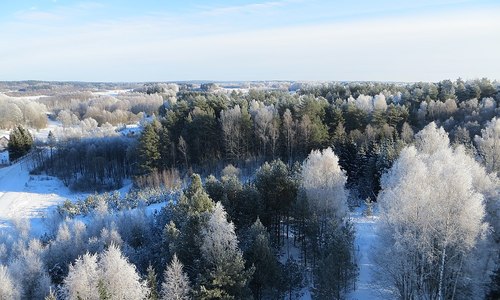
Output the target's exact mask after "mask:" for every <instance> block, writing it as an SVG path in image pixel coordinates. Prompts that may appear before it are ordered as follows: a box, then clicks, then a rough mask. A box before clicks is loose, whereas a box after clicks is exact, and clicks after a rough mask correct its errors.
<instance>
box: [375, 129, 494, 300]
mask: <svg viewBox="0 0 500 300" xmlns="http://www.w3.org/2000/svg"><path fill="white" fill-rule="evenodd" d="M477 168H478V165H477V163H476V162H475V161H474V160H473V159H472V158H470V157H468V156H467V155H466V153H465V150H464V148H463V147H461V146H459V147H457V148H456V149H452V148H451V147H450V145H449V139H448V136H447V134H446V132H445V131H444V130H443V129H442V128H437V127H436V125H435V124H434V123H431V124H429V125H428V126H426V127H425V128H424V129H423V130H422V131H421V132H419V133H418V134H417V135H416V146H410V147H407V148H405V149H403V151H402V152H401V155H400V157H399V158H398V159H397V160H396V162H395V163H394V165H393V167H392V168H391V169H390V170H389V172H388V173H386V174H385V175H384V176H383V177H382V181H381V185H382V191H381V193H380V194H379V197H378V202H379V205H380V211H381V223H380V240H381V244H380V248H379V252H378V254H377V256H376V261H377V263H378V266H379V267H380V271H381V276H383V277H385V279H387V280H389V281H390V282H391V283H392V285H393V286H394V288H395V290H396V291H397V294H398V295H399V296H400V297H401V298H403V299H421V298H424V299H453V298H455V297H457V296H458V295H459V294H465V293H466V290H467V285H468V281H467V278H468V274H467V272H468V270H467V269H466V268H465V266H466V265H467V262H470V261H471V259H473V255H472V251H473V249H474V247H475V246H476V244H477V242H478V240H479V239H481V238H482V237H483V236H484V233H485V231H486V228H487V224H486V223H485V222H484V220H483V219H484V217H485V209H484V204H483V199H484V195H483V194H482V193H481V188H480V187H479V186H478V184H476V183H477V180H475V179H474V178H473V175H472V172H469V170H471V169H477Z"/></svg>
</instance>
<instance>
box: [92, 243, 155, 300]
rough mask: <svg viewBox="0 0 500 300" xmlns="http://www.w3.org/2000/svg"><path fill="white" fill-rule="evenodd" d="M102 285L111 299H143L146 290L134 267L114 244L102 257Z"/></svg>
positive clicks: (100, 266) (100, 265)
mask: <svg viewBox="0 0 500 300" xmlns="http://www.w3.org/2000/svg"><path fill="white" fill-rule="evenodd" d="M99 268H100V270H101V272H102V277H101V284H102V286H103V288H104V289H105V291H106V293H107V294H108V295H109V296H110V297H111V299H130V300H133V299H143V298H144V297H145V295H146V289H145V287H144V284H143V283H142V282H141V279H140V277H139V274H138V273H137V271H136V268H135V266H134V265H132V264H130V263H129V262H128V261H127V259H126V258H125V257H124V256H123V254H122V253H121V251H120V249H119V248H118V247H117V246H115V245H114V244H113V245H111V246H110V247H109V248H108V250H106V251H105V252H104V253H102V254H101V255H100V260H99Z"/></svg>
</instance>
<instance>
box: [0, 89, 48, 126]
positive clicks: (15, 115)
mask: <svg viewBox="0 0 500 300" xmlns="http://www.w3.org/2000/svg"><path fill="white" fill-rule="evenodd" d="M19 125H23V126H27V127H31V128H36V129H40V128H45V127H46V126H47V107H46V106H45V105H43V104H41V103H38V102H36V101H32V100H27V99H16V98H12V97H8V96H6V95H4V94H0V128H2V129H12V128H15V127H16V126H19Z"/></svg>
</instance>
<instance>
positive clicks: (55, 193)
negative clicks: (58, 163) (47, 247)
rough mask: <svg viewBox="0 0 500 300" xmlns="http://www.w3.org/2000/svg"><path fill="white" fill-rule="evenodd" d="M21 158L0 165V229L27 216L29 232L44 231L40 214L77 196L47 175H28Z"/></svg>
mask: <svg viewBox="0 0 500 300" xmlns="http://www.w3.org/2000/svg"><path fill="white" fill-rule="evenodd" d="M28 168H29V167H28V165H27V163H26V161H25V160H21V161H19V162H17V163H16V164H13V165H11V166H8V167H5V168H0V231H2V230H8V229H9V228H11V226H12V224H13V222H15V221H17V220H21V219H28V220H29V221H30V223H31V234H32V235H34V236H37V235H40V234H42V233H43V232H45V228H44V227H45V226H44V222H43V220H44V216H45V215H46V213H47V212H49V211H51V210H53V209H55V207H56V205H58V204H61V203H62V202H64V201H65V200H66V199H73V200H75V199H76V198H77V196H79V195H77V194H73V193H71V192H70V191H69V189H68V188H67V187H65V186H64V185H63V184H62V182H61V181H60V180H59V179H57V178H54V177H50V176H45V175H41V176H35V175H30V174H29V170H28Z"/></svg>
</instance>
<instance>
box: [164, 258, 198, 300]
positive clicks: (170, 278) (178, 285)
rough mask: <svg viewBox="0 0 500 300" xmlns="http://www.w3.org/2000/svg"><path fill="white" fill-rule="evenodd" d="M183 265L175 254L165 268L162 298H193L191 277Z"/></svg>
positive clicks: (181, 299) (168, 299) (174, 299)
mask: <svg viewBox="0 0 500 300" xmlns="http://www.w3.org/2000/svg"><path fill="white" fill-rule="evenodd" d="M182 269H183V265H182V263H181V262H180V261H179V259H177V255H175V254H174V257H173V258H172V261H171V262H170V264H169V265H168V266H167V268H166V269H165V274H164V281H163V283H162V285H161V299H162V300H188V299H191V295H190V294H191V287H190V285H189V279H188V277H187V275H186V273H184V271H183V270H182Z"/></svg>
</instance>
